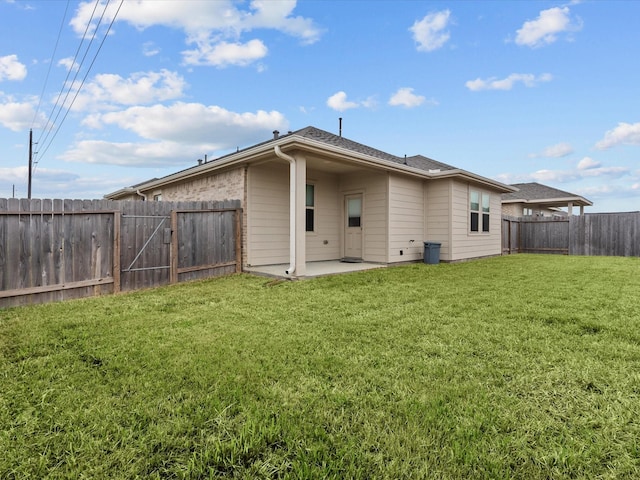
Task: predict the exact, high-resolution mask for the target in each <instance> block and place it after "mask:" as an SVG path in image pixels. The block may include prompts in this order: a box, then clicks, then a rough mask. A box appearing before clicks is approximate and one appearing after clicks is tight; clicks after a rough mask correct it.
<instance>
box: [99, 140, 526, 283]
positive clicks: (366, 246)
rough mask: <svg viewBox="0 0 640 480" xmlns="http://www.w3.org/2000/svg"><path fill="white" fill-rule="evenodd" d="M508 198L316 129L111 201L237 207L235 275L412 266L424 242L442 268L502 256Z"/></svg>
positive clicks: (463, 176)
mask: <svg viewBox="0 0 640 480" xmlns="http://www.w3.org/2000/svg"><path fill="white" fill-rule="evenodd" d="M514 191H515V188H513V187H510V186H508V185H505V184H502V183H500V182H497V181H494V180H491V179H489V178H485V177H482V176H481V175H477V174H475V173H471V172H468V171H465V170H462V169H459V168H455V167H452V166H450V165H446V164H444V163H441V162H438V161H435V160H432V159H430V158H426V157H423V156H421V155H415V156H411V157H406V156H405V157H398V156H395V155H392V154H389V153H386V152H383V151H380V150H377V149H375V148H372V147H369V146H366V145H363V144H360V143H357V142H354V141H352V140H349V139H347V138H344V137H342V135H335V134H332V133H329V132H326V131H323V130H320V129H318V128H315V127H306V128H303V129H301V130H297V131H294V132H289V133H287V134H286V135H280V134H279V132H277V131H275V132H274V136H273V138H272V139H270V140H268V141H266V142H263V143H259V144H257V145H253V146H251V147H248V148H245V149H242V150H238V151H236V152H233V153H231V154H228V155H225V156H223V157H220V158H218V159H215V160H212V161H208V162H202V161H199V164H198V165H195V166H193V167H191V168H188V169H186V170H183V171H180V172H177V173H174V174H172V175H168V176H166V177H164V178H160V179H154V180H150V181H148V182H146V183H143V184H141V185H136V186H135V187H129V188H123V189H121V190H118V191H116V192H114V193H111V194H109V195H106V198H108V199H113V200H124V199H132V200H133V199H137V200H142V199H148V200H152V199H156V200H160V199H162V200H166V201H182V200H225V199H240V200H241V202H242V207H243V216H244V218H243V235H242V237H243V240H242V244H243V267H244V268H249V267H255V266H260V265H274V264H285V266H288V268H287V269H286V271H287V273H288V274H289V275H291V276H299V277H302V276H305V272H306V262H315V261H323V260H338V259H349V260H354V261H356V260H362V261H364V262H374V263H381V264H392V263H399V262H406V261H419V260H420V259H421V258H422V256H423V251H424V246H423V241H429V242H438V243H440V244H441V247H440V260H442V261H445V262H453V261H459V260H465V259H470V258H477V257H484V256H492V255H500V253H501V233H500V229H501V195H502V194H504V193H511V192H514Z"/></svg>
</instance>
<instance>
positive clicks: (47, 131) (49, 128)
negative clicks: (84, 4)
mask: <svg viewBox="0 0 640 480" xmlns="http://www.w3.org/2000/svg"><path fill="white" fill-rule="evenodd" d="M99 2H100V0H96V3H95V5H94V6H93V11H92V12H91V17H90V18H89V21H88V22H87V26H86V28H85V30H84V33H83V34H82V38H81V39H80V43H79V44H78V48H77V49H76V53H75V54H74V56H73V61H72V62H71V66H70V67H69V69H68V70H67V76H66V77H65V79H64V82H62V86H61V87H60V92H59V93H58V96H57V97H56V101H55V103H54V105H53V107H52V109H51V113H50V114H49V116H48V117H47V123H46V125H45V127H44V129H43V130H42V133H41V134H40V137H38V140H37V141H36V143H40V141H41V140H42V136H43V135H45V134H46V136H45V138H44V140H42V142H46V141H47V139H48V138H49V135H50V133H51V131H52V130H53V127H54V124H55V121H56V120H57V119H58V117H59V116H60V112H61V111H62V109H63V108H64V104H65V102H66V101H67V98H68V97H69V92H70V91H71V88H72V86H73V82H75V80H76V78H78V73H79V72H80V68H82V62H80V65H78V68H77V70H76V74H75V76H74V78H73V81H72V82H71V83H70V84H68V83H67V82H68V81H69V76H70V75H71V72H72V70H73V69H74V67H75V66H76V60H77V59H78V54H79V53H80V49H81V48H82V44H83V43H84V41H85V39H86V38H87V32H88V31H89V27H90V26H91V22H93V18H94V16H95V13H96V10H97V8H98V4H99ZM108 5H109V2H107V6H108ZM106 9H107V7H106V6H105V9H104V10H103V12H102V13H103V15H104V12H105V11H106ZM97 31H98V28H97V27H96V29H95V31H94V32H93V36H92V37H91V41H93V39H94V38H95V36H96V33H97ZM89 47H91V43H89V46H88V47H87V50H86V51H85V54H84V57H83V61H84V58H86V55H87V52H88V51H89ZM67 85H68V90H67V93H66V95H65V97H64V100H63V102H62V104H59V102H60V98H61V97H62V94H63V93H64V91H65V89H67ZM56 109H57V110H58V113H57V114H56V116H55V118H53V115H54V113H55V111H56ZM52 118H53V121H52Z"/></svg>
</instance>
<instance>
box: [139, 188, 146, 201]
mask: <svg viewBox="0 0 640 480" xmlns="http://www.w3.org/2000/svg"><path fill="white" fill-rule="evenodd" d="M136 193H137V194H138V195H140V196H141V197H142V201H143V202H146V201H147V196H146V195H145V194H144V193H142V192H141V191H140V190H136Z"/></svg>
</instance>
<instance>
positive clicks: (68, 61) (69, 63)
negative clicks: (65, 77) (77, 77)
mask: <svg viewBox="0 0 640 480" xmlns="http://www.w3.org/2000/svg"><path fill="white" fill-rule="evenodd" d="M58 65H59V66H62V67H64V68H65V69H67V71H74V72H77V71H78V70H79V68H80V65H78V64H77V63H76V62H75V60H74V59H73V57H67V58H63V59H60V60H58Z"/></svg>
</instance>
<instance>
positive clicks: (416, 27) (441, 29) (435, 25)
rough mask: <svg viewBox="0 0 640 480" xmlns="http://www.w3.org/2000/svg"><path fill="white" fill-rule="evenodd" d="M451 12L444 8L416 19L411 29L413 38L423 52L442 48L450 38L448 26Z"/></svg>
mask: <svg viewBox="0 0 640 480" xmlns="http://www.w3.org/2000/svg"><path fill="white" fill-rule="evenodd" d="M450 18H451V12H450V11H449V10H442V11H440V12H434V13H430V14H428V15H426V16H425V17H424V18H423V19H422V20H419V21H416V22H415V23H414V24H413V25H412V26H411V27H410V28H409V30H410V31H411V32H413V39H414V40H415V41H416V43H417V44H418V46H417V48H418V50H419V51H422V52H431V51H433V50H437V49H439V48H441V47H442V46H443V45H444V44H445V43H447V41H448V40H449V37H450V34H449V32H448V31H447V30H446V28H447V27H448V26H449V24H450Z"/></svg>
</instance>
